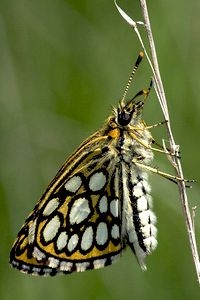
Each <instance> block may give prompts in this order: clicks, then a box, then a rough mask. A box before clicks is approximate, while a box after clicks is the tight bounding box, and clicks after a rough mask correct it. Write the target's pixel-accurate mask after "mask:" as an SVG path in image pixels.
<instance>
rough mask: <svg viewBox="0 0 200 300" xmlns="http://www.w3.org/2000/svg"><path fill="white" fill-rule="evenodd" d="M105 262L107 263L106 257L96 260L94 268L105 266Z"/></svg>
mask: <svg viewBox="0 0 200 300" xmlns="http://www.w3.org/2000/svg"><path fill="white" fill-rule="evenodd" d="M105 263H106V258H103V259H96V260H94V262H93V265H94V269H99V268H103V267H104V266H105Z"/></svg>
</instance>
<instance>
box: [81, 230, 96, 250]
mask: <svg viewBox="0 0 200 300" xmlns="http://www.w3.org/2000/svg"><path fill="white" fill-rule="evenodd" d="M93 238H94V232H93V228H92V226H89V227H87V228H86V229H85V231H84V233H83V236H82V240H81V248H82V249H83V250H84V251H87V250H88V249H89V248H90V247H91V246H92V243H93Z"/></svg>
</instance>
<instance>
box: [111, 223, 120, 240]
mask: <svg viewBox="0 0 200 300" xmlns="http://www.w3.org/2000/svg"><path fill="white" fill-rule="evenodd" d="M111 236H112V237H113V239H118V238H119V236H120V235H119V226H118V225H117V224H114V225H113V226H112V229H111Z"/></svg>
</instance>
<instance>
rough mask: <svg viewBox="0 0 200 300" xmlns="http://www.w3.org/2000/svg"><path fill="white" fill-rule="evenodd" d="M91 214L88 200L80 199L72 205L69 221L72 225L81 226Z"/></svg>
mask: <svg viewBox="0 0 200 300" xmlns="http://www.w3.org/2000/svg"><path fill="white" fill-rule="evenodd" d="M90 212H91V210H90V207H89V203H88V200H87V199H86V198H79V199H77V200H75V201H74V203H73V205H72V208H71V211H70V215H69V221H70V223H71V224H72V225H73V224H79V223H81V222H82V221H83V220H85V219H86V218H87V217H88V215H89V214H90Z"/></svg>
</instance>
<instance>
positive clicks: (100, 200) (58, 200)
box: [10, 52, 164, 275]
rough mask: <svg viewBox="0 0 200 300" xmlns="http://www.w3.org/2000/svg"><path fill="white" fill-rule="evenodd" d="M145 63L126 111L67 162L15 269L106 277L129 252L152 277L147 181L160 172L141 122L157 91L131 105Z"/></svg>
mask: <svg viewBox="0 0 200 300" xmlns="http://www.w3.org/2000/svg"><path fill="white" fill-rule="evenodd" d="M142 57H143V53H142V52H141V53H140V54H139V57H138V59H137V61H136V63H135V66H134V69H133V72H132V74H131V77H130V79H129V82H128V84H127V88H126V91H125V93H124V96H123V98H122V100H121V101H120V103H119V105H118V108H117V109H113V112H112V114H111V116H110V117H109V118H108V119H107V120H106V122H105V124H104V126H103V127H102V128H101V129H100V130H98V131H97V132H96V133H94V134H93V135H91V136H90V137H89V138H88V139H87V140H86V141H84V142H83V143H82V144H81V145H80V146H79V148H78V149H77V150H76V151H75V152H74V153H73V154H72V155H71V156H70V157H69V158H68V159H67V160H66V162H65V163H64V165H63V166H62V168H61V169H60V171H59V172H58V173H57V175H56V176H55V178H54V179H53V180H52V181H51V183H50V184H49V186H48V188H47V190H46V191H45V193H44V194H43V196H42V197H41V199H40V201H39V202H38V203H37V205H36V206H35V208H34V210H33V211H32V212H31V214H30V215H29V216H28V218H27V220H26V222H25V224H24V225H23V227H22V228H21V230H20V232H19V234H18V237H17V239H16V241H15V243H14V245H13V248H12V251H11V254H10V263H11V264H12V266H13V267H14V268H17V269H19V270H20V271H22V272H25V273H30V274H35V275H55V274H56V273H60V272H63V273H71V272H73V271H78V272H79V271H85V270H88V269H98V268H102V267H104V266H107V265H110V264H112V263H113V262H114V261H116V260H117V259H118V258H119V257H120V255H121V252H122V250H123V249H124V248H125V247H126V245H129V246H130V248H131V249H132V251H133V252H134V254H135V256H136V258H137V260H138V262H139V264H140V266H141V267H142V268H143V269H145V263H144V259H145V257H146V255H148V254H150V253H151V252H152V251H153V250H154V249H155V248H156V246H157V240H156V235H157V229H156V227H155V225H156V217H155V215H154V213H153V212H152V198H151V195H150V186H149V183H148V174H147V169H149V170H151V171H155V170H154V169H153V168H152V167H151V166H150V163H151V161H152V159H153V151H152V150H153V148H152V146H151V144H152V142H153V138H152V136H151V134H150V132H149V128H151V127H152V126H149V127H148V126H146V124H145V123H144V121H143V120H142V119H141V113H142V110H143V106H144V102H145V99H146V97H147V96H148V94H149V91H150V87H149V89H147V90H143V91H141V92H139V93H138V94H137V95H136V96H135V97H134V98H133V99H131V100H129V101H125V96H126V93H127V91H128V87H129V85H130V82H131V80H132V78H133V75H134V74H135V72H136V69H137V67H138V66H139V64H140V62H141V60H142ZM139 96H142V99H143V100H138V99H139V98H141V97H139ZM163 174H164V173H163ZM161 175H162V174H161Z"/></svg>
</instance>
